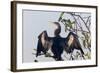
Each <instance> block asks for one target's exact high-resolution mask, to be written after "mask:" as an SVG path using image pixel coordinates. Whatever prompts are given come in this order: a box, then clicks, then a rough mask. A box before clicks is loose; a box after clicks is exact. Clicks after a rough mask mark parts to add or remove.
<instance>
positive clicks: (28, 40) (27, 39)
mask: <svg viewBox="0 0 100 73" xmlns="http://www.w3.org/2000/svg"><path fill="white" fill-rule="evenodd" d="M60 14H61V12H54V11H34V10H33V11H32V10H23V23H22V24H23V28H22V30H23V37H22V38H23V62H32V61H33V60H34V57H33V54H32V53H33V52H34V50H33V49H36V48H37V42H38V36H39V34H40V33H41V32H43V31H44V30H46V31H47V34H48V36H50V37H53V36H54V35H53V34H54V33H53V32H54V29H55V28H54V26H53V24H52V22H55V21H58V19H59V16H60ZM84 16H87V14H85V15H84ZM64 17H67V18H70V19H72V20H73V18H72V17H71V16H70V15H65V16H64ZM67 34H68V33H66V32H65V28H64V25H62V24H61V34H60V35H61V36H62V37H67Z"/></svg>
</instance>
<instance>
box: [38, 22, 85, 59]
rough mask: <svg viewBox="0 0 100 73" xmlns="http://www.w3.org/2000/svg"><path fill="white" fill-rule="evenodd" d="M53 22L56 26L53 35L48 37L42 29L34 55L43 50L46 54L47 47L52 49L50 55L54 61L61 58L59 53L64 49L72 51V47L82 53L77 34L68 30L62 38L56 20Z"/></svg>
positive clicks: (68, 51)
mask: <svg viewBox="0 0 100 73" xmlns="http://www.w3.org/2000/svg"><path fill="white" fill-rule="evenodd" d="M54 24H55V25H56V26H57V28H56V29H55V31H54V35H55V36H54V37H49V36H48V34H47V32H46V31H43V32H42V33H41V34H40V35H39V36H38V45H37V53H36V57H38V56H39V55H41V52H43V53H44V54H45V55H46V54H47V52H48V50H49V49H50V50H51V51H52V53H53V56H52V57H53V58H54V59H55V60H56V61H62V60H63V59H62V57H61V55H62V53H63V51H64V50H65V51H66V53H72V52H73V50H74V49H78V50H80V51H81V53H82V55H83V54H84V52H83V50H82V48H81V44H80V42H79V40H78V36H77V35H76V34H75V33H73V32H69V34H68V36H67V37H66V38H63V37H61V36H60V32H61V26H60V24H59V23H58V22H54Z"/></svg>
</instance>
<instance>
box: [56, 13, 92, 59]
mask: <svg viewBox="0 0 100 73" xmlns="http://www.w3.org/2000/svg"><path fill="white" fill-rule="evenodd" d="M66 14H67V15H70V16H71V17H72V18H73V20H72V19H70V18H67V17H65V16H64V15H66ZM58 22H60V23H61V24H63V25H64V26H65V32H68V31H73V32H75V33H76V34H77V35H78V36H79V38H80V39H81V41H82V44H83V46H84V48H88V49H89V50H90V51H91V49H90V48H91V39H90V38H91V33H90V25H91V16H89V15H88V16H87V17H85V18H84V17H82V13H75V12H62V13H61V14H60V16H59V18H58ZM82 26H85V28H86V30H84V27H82ZM79 32H80V33H81V35H82V36H80V35H79V34H78V33H79ZM87 55H88V54H87ZM88 56H89V55H88ZM88 58H90V56H89V57H88Z"/></svg>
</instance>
